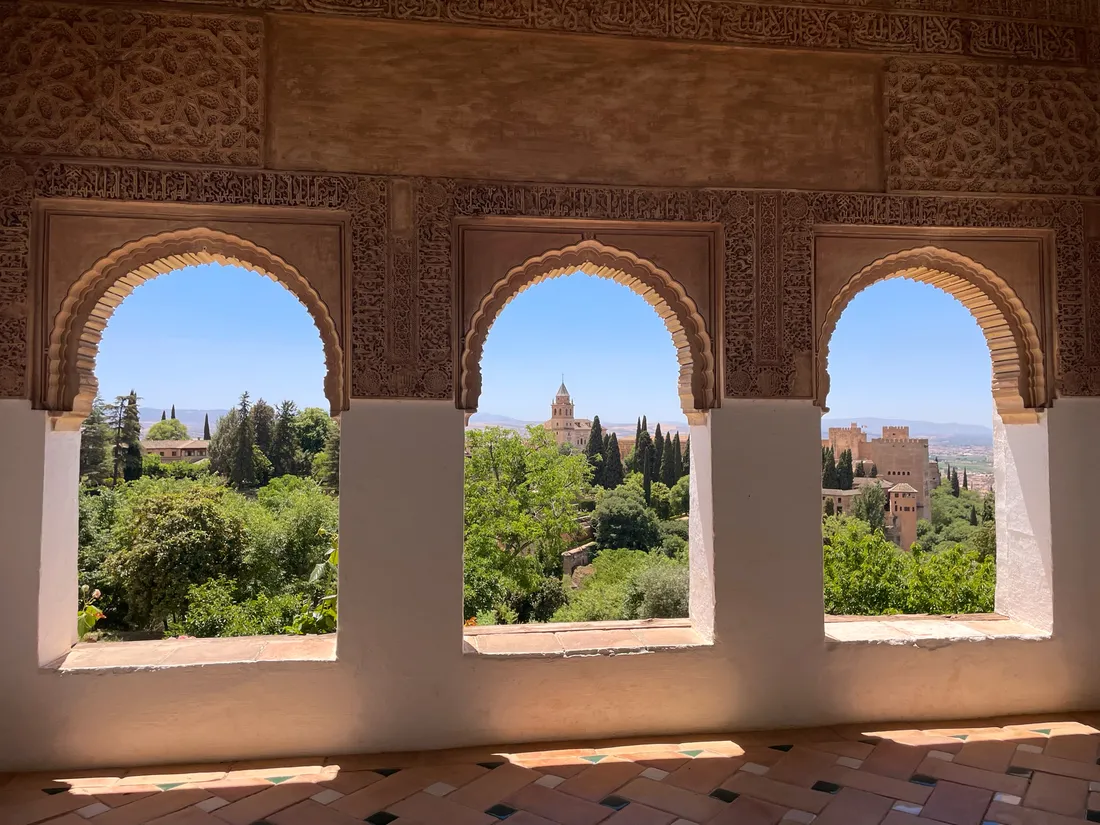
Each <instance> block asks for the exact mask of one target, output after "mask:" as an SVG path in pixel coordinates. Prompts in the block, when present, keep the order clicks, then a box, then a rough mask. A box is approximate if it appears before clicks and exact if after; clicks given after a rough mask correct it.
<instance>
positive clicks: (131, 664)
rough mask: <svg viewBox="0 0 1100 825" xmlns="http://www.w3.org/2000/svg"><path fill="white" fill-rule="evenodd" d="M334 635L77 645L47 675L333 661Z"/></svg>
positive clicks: (164, 640) (52, 665) (334, 649)
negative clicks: (53, 672)
mask: <svg viewBox="0 0 1100 825" xmlns="http://www.w3.org/2000/svg"><path fill="white" fill-rule="evenodd" d="M334 661H336V634H335V633H327V634H324V635H319V636H235V637H231V638H224V639H222V638H217V639H163V640H158V641H152V642H83V643H80V644H76V645H73V647H72V649H71V650H70V651H69V652H68V653H67V654H65V656H63V657H62V658H61V659H58V660H57V661H56V662H53V663H52V664H51V665H49V667H48V669H49V670H57V671H59V672H61V673H86V672H98V673H102V672H104V671H115V672H133V671H144V670H162V669H165V668H174V667H205V666H206V665H236V664H251V663H258V662H334Z"/></svg>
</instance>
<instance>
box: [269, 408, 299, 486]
mask: <svg viewBox="0 0 1100 825" xmlns="http://www.w3.org/2000/svg"><path fill="white" fill-rule="evenodd" d="M297 418H298V410H297V408H296V407H295V406H294V402H293V401H284V402H282V403H281V404H280V405H279V411H278V413H277V414H276V416H275V427H274V429H273V431H272V436H271V452H270V453H269V454H268V457H269V458H270V459H271V465H272V473H273V474H274V475H275V477H276V478H278V477H279V476H287V475H299V474H301V473H303V472H304V466H305V456H303V455H302V447H301V444H300V442H299V440H298V431H297V425H296V421H297Z"/></svg>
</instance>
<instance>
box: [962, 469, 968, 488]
mask: <svg viewBox="0 0 1100 825" xmlns="http://www.w3.org/2000/svg"><path fill="white" fill-rule="evenodd" d="M962 488H963V489H964V490H969V489H970V484H969V483H968V481H967V478H966V467H963V482H962Z"/></svg>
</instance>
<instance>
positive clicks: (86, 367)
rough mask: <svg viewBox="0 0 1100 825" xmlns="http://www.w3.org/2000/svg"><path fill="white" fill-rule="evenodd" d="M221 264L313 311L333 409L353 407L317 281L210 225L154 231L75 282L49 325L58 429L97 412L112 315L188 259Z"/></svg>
mask: <svg viewBox="0 0 1100 825" xmlns="http://www.w3.org/2000/svg"><path fill="white" fill-rule="evenodd" d="M211 263H219V264H226V265H230V266H239V267H241V268H243V269H247V270H249V271H251V272H255V273H257V274H259V275H263V276H265V277H267V278H270V279H271V280H273V281H275V282H277V283H279V284H281V285H282V286H284V287H285V288H286V289H288V290H289V291H290V292H291V293H292V294H293V295H294V296H295V297H296V298H297V299H298V300H299V301H300V302H301V303H302V305H303V306H305V308H306V309H307V310H308V312H309V314H310V317H311V318H312V319H313V322H314V324H316V326H317V330H318V332H319V333H320V336H321V343H322V346H323V347H324V354H325V368H326V372H325V382H324V386H325V396H326V397H327V398H328V400H329V404H330V407H331V412H332V414H333V415H339V413H340V412H341V411H342V410H344V409H346V408H347V388H346V384H345V381H344V358H345V353H344V347H343V344H342V342H341V340H340V334H339V332H338V330H337V326H336V323H335V321H334V319H333V316H332V314H331V313H330V312H329V308H328V307H327V306H326V304H325V302H324V301H323V300H322V299H321V297H320V295H319V294H318V292H317V290H315V289H314V288H313V286H312V285H311V284H310V283H309V280H308V279H307V278H306V277H305V276H303V275H302V274H301V272H299V271H298V269H296V268H295V267H294V266H293V265H291V264H290V263H288V262H287V261H286V260H284V259H283V258H281V257H279V256H278V255H276V254H274V253H273V252H271V251H269V250H267V249H265V248H263V247H261V246H259V245H257V244H254V243H252V242H251V241H248V240H245V239H244V238H241V237H239V236H237V235H232V234H230V233H227V232H222V231H219V230H216V229H210V228H208V227H194V228H191V229H182V230H174V231H170V232H161V233H157V234H154V235H148V236H145V237H143V238H139V239H137V240H135V241H131V242H129V243H126V244H123V245H122V246H120V247H118V248H116V249H114V250H112V251H111V252H110V253H108V254H107V255H105V256H103V257H102V258H100V259H99V260H98V261H96V263H95V264H94V265H93V266H92V267H90V268H89V269H88V270H87V271H85V272H84V273H82V274H81V276H80V277H79V278H78V279H77V280H76V281H75V282H74V283H73V284H72V286H71V287H70V288H69V290H68V291H67V292H66V294H65V297H64V299H63V300H62V303H61V307H60V309H59V310H58V312H57V314H56V315H55V316H54V318H53V320H52V323H51V325H50V329H49V337H48V343H47V351H46V364H45V367H44V380H43V382H42V383H43V404H44V406H45V408H46V409H47V410H49V411H50V413H51V416H52V418H53V420H54V426H55V427H56V428H58V429H77V428H79V426H80V423H81V422H82V421H83V420H84V418H86V417H87V415H88V413H89V412H91V408H92V402H93V401H94V400H95V397H96V393H97V392H98V389H99V383H98V381H97V380H96V377H95V360H96V356H97V355H98V352H99V343H100V341H101V339H102V336H103V330H104V329H106V326H107V322H108V320H109V319H110V317H111V315H112V314H113V313H114V311H115V309H117V308H118V306H119V304H121V303H122V302H123V301H124V300H125V299H126V297H127V296H129V295H130V293H131V292H133V291H134V289H135V288H136V287H138V286H140V285H141V284H143V283H145V282H146V281H149V280H152V279H153V278H156V277H157V276H159V275H164V274H167V273H169V272H173V271H175V270H177V269H182V268H184V267H188V266H197V265H200V264H211Z"/></svg>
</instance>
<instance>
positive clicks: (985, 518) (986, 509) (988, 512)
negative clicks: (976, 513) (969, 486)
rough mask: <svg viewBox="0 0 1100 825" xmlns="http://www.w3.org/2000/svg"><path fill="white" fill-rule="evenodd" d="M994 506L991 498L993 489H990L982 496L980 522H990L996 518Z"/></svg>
mask: <svg viewBox="0 0 1100 825" xmlns="http://www.w3.org/2000/svg"><path fill="white" fill-rule="evenodd" d="M995 513H996V506H995V503H994V499H993V491H992V490H990V491H989V492H988V493H986V494H985V495H984V496H982V524H992V523H993V522H994V521H995V520H996V516H995Z"/></svg>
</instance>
